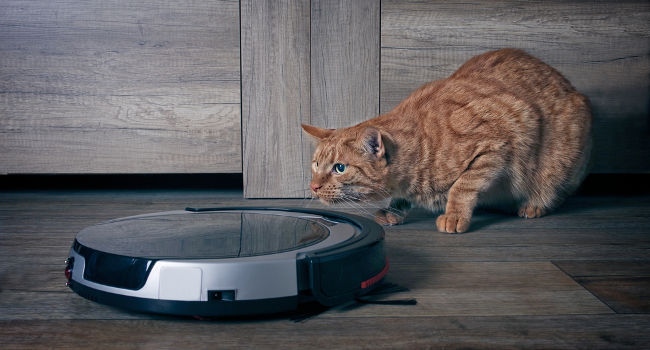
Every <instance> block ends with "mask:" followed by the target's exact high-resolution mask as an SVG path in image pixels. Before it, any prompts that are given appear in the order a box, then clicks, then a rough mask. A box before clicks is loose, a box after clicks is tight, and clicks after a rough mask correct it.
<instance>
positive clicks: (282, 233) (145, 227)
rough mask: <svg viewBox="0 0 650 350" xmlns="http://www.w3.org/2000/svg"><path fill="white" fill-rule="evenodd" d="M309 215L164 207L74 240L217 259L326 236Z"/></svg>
mask: <svg viewBox="0 0 650 350" xmlns="http://www.w3.org/2000/svg"><path fill="white" fill-rule="evenodd" d="M326 224H327V223H326V222H325V223H323V222H322V220H321V222H319V221H318V220H314V219H312V218H301V217H295V216H287V215H278V214H272V213H262V212H246V211H239V212H238V211H207V212H168V213H160V214H155V215H143V216H136V217H130V218H124V219H117V220H112V221H108V222H105V223H101V224H98V225H94V226H91V227H88V228H86V229H84V230H82V231H81V232H79V234H78V235H77V237H76V240H77V242H78V243H79V244H81V245H83V246H85V247H87V248H91V249H93V250H97V251H100V252H104V253H109V254H116V255H121V256H125V257H138V258H145V259H163V258H166V259H174V258H179V259H210V258H213V259H219V258H236V257H249V256H257V255H266V254H275V253H280V252H285V251H290V250H297V249H300V248H304V247H307V246H310V245H313V244H316V243H318V242H321V241H322V240H324V239H325V238H327V236H328V235H329V230H328V228H327V225H326Z"/></svg>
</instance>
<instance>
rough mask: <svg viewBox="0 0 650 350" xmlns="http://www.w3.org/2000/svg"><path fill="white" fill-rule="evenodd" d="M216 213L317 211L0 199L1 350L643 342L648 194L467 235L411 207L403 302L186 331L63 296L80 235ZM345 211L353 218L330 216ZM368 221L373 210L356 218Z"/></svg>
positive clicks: (571, 207)
mask: <svg viewBox="0 0 650 350" xmlns="http://www.w3.org/2000/svg"><path fill="white" fill-rule="evenodd" d="M219 205H255V206H267V205H275V206H298V207H302V206H308V207H321V205H320V204H317V203H315V202H314V201H310V200H246V199H243V195H242V193H241V192H239V191H155V190H151V191H58V192H57V191H42V192H2V193H0V339H2V341H1V342H0V348H2V349H74V348H80V347H84V346H86V345H87V344H93V346H94V347H97V348H102V349H104V348H107V349H111V348H112V349H176V348H215V347H218V348H256V349H263V348H282V349H292V348H296V349H297V348H323V347H327V348H337V349H338V348H372V349H383V348H385V349H394V348H409V349H419V348H443V347H444V348H476V349H483V348H499V349H509V348H554V349H557V348H579V349H592V348H605V349H607V348H612V349H621V348H622V349H626V348H627V349H639V348H643V347H644V346H647V344H650V336H649V335H648V334H650V333H648V329H650V313H649V312H650V310H649V308H648V302H649V296H648V294H647V290H648V280H649V279H650V270H649V267H648V266H650V254H649V253H648V252H649V251H650V233H649V232H650V196H633V197H598V196H584V197H574V198H570V199H569V200H568V202H567V203H566V204H565V205H564V206H563V207H561V208H560V209H559V210H558V211H557V212H556V213H553V214H551V215H549V216H547V217H544V218H541V219H535V220H525V219H521V218H518V217H515V216H510V215H505V214H500V213H492V212H477V213H476V218H475V219H476V220H475V221H474V223H473V225H472V228H471V230H470V232H468V233H466V234H461V235H449V234H443V233H439V232H436V231H435V230H434V220H435V214H432V213H428V212H426V211H422V210H416V211H414V212H413V213H412V215H411V216H409V218H408V220H407V223H406V224H404V225H402V226H394V227H386V228H385V230H386V249H387V253H388V256H389V258H390V261H391V269H390V271H389V274H388V276H387V280H388V281H390V282H394V283H397V284H399V285H401V286H404V287H407V288H408V289H409V291H407V292H403V293H399V294H393V295H386V296H381V297H379V298H380V299H408V298H415V299H417V301H418V304H417V305H410V306H396V305H363V306H358V305H342V306H339V307H336V308H333V309H330V310H328V311H326V312H324V313H322V314H320V315H317V316H315V317H313V318H309V319H307V320H304V321H302V322H300V323H294V322H292V321H291V320H290V319H289V315H276V316H272V317H254V318H245V319H230V320H213V321H198V320H193V319H187V318H177V317H169V316H164V315H150V314H140V313H134V312H128V311H124V310H121V309H117V308H112V307H107V306H104V305H100V304H96V303H94V302H91V301H88V300H86V299H83V298H81V297H79V296H78V295H76V294H74V293H73V292H71V291H70V290H69V289H68V288H67V287H66V286H65V284H64V283H65V278H64V276H63V268H64V266H63V265H64V264H63V260H64V259H65V258H66V257H67V254H68V251H69V249H70V244H71V243H72V240H73V239H74V236H75V235H76V234H77V232H79V230H81V229H82V228H84V227H86V226H89V225H92V224H95V223H98V222H101V221H104V220H108V219H111V218H116V217H123V216H128V215H135V214H141V213H146V212H156V211H164V210H173V209H179V208H184V207H186V206H199V207H201V206H202V207H214V206H219ZM338 210H341V211H347V212H351V213H356V214H364V213H363V212H361V213H359V212H358V211H356V210H353V209H351V208H338ZM368 210H372V209H371V208H368Z"/></svg>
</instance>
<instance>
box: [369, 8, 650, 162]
mask: <svg viewBox="0 0 650 350" xmlns="http://www.w3.org/2000/svg"><path fill="white" fill-rule="evenodd" d="M381 16H382V18H381V23H382V29H381V31H382V34H381V45H382V48H381V71H382V72H381V108H380V110H381V112H382V113H385V112H387V111H389V110H390V109H392V108H393V107H394V106H396V105H397V103H399V102H400V101H401V100H402V99H403V98H405V97H406V96H407V95H408V94H409V93H410V92H411V91H412V90H414V89H416V88H417V87H419V86H420V85H421V84H423V83H425V82H427V81H431V80H438V79H442V78H446V77H447V76H449V75H450V74H451V73H453V71H455V70H456V69H457V68H458V67H459V66H460V65H461V64H462V63H463V62H465V61H466V60H467V59H469V58H470V57H472V56H474V55H476V54H479V53H482V52H485V51H488V50H492V49H497V48H502V47H517V48H522V49H525V50H527V51H528V52H530V53H531V54H533V55H535V56H537V57H539V58H541V59H542V60H544V61H545V62H547V63H549V64H550V65H552V66H554V67H555V68H557V69H558V70H559V71H560V72H562V73H563V74H564V75H565V76H566V77H567V78H568V79H569V80H570V81H571V82H572V83H573V84H574V86H576V88H577V89H578V90H579V91H581V92H583V93H585V94H586V95H587V96H588V97H589V98H590V99H591V102H592V104H593V107H594V117H595V119H594V129H593V130H594V136H595V143H594V144H595V148H594V152H593V154H595V155H596V156H595V163H594V168H593V171H594V172H597V173H612V172H619V173H624V172H648V171H650V163H648V162H647V161H645V160H646V159H650V144H649V143H648V142H646V140H647V130H648V128H650V125H649V124H648V107H647V101H648V99H649V98H650V97H649V95H648V94H649V91H650V89H649V87H650V80H649V78H648V76H649V72H650V56H649V55H648V52H649V51H650V30H649V28H650V27H649V26H650V25H649V23H650V4H649V3H648V2H647V1H626V2H618V1H605V2H599V3H584V2H578V1H571V2H566V1H544V2H537V3H527V4H525V5H522V4H520V3H518V2H515V1H509V0H505V1H494V2H491V3H490V6H487V7H486V6H485V4H484V3H482V2H475V1H469V2H468V1H451V2H450V1H432V2H423V1H409V0H403V1H384V2H382V14H381Z"/></svg>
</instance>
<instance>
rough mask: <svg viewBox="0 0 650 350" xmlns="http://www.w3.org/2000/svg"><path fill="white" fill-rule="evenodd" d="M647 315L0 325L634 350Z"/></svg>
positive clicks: (182, 336)
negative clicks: (295, 321)
mask: <svg viewBox="0 0 650 350" xmlns="http://www.w3.org/2000/svg"><path fill="white" fill-rule="evenodd" d="M648 327H650V317H649V316H648V315H615V316H609V315H607V316H599V315H589V316H534V317H531V316H514V317H512V316H508V317H504V316H500V317H422V318H417V319H415V320H414V319H410V318H405V317H395V318H380V319H372V318H351V319H326V318H320V317H316V318H313V319H310V320H308V321H307V322H303V323H293V322H289V321H286V320H284V319H277V320H274V319H267V320H250V319H244V320H230V321H228V320H224V321H213V322H200V321H194V322H192V321H186V320H124V321H112V320H33V321H31V320H30V321H0V337H1V338H2V339H3V343H4V346H5V347H7V348H11V349H30V350H31V349H51V348H53V347H54V348H83V347H86V346H88V344H93V346H94V347H96V348H101V349H133V348H135V347H137V348H139V349H178V348H220V349H227V348H259V349H262V348H264V349H266V348H279V347H281V348H283V349H305V348H336V349H348V348H359V347H363V348H372V349H425V348H441V349H442V348H471V349H495V348H497V349H521V348H526V349H531V348H580V349H613V348H616V349H639V348H642V347H644V346H645V345H646V344H648V343H649V342H650V336H649V335H648V332H647V329H648Z"/></svg>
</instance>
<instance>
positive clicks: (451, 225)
mask: <svg viewBox="0 0 650 350" xmlns="http://www.w3.org/2000/svg"><path fill="white" fill-rule="evenodd" d="M469 223H470V218H465V217H462V216H460V215H457V214H442V215H440V216H438V219H436V227H437V228H438V231H440V232H447V233H461V232H465V231H467V229H468V228H469Z"/></svg>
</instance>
